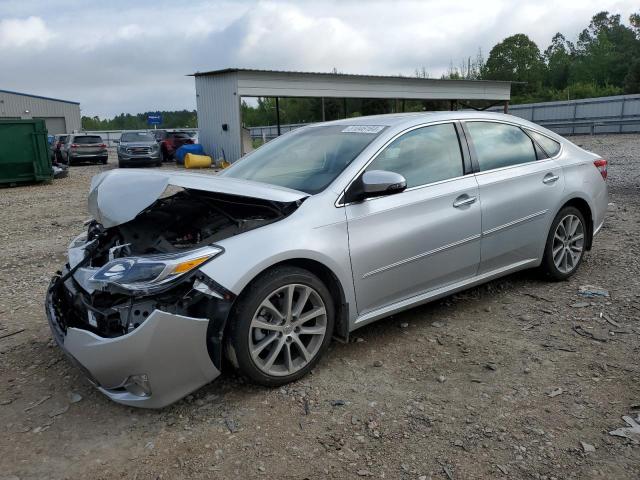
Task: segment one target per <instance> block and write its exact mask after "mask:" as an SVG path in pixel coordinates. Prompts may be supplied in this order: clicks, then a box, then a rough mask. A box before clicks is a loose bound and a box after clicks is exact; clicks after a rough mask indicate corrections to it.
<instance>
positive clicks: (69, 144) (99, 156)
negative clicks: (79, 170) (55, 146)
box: [60, 133, 109, 165]
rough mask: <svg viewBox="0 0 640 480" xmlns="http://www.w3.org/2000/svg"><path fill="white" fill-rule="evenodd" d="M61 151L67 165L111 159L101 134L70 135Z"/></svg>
mask: <svg viewBox="0 0 640 480" xmlns="http://www.w3.org/2000/svg"><path fill="white" fill-rule="evenodd" d="M60 153H61V155H62V158H63V159H64V161H65V162H66V163H67V165H73V164H74V163H78V162H82V161H91V162H100V163H102V164H106V163H107V161H108V159H109V153H108V151H107V145H106V144H105V143H104V142H103V141H102V137H101V136H99V135H86V134H81V133H79V134H74V135H69V136H68V137H67V140H66V142H65V144H64V145H63V146H62V148H61V150H60Z"/></svg>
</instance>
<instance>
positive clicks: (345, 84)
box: [194, 68, 511, 101]
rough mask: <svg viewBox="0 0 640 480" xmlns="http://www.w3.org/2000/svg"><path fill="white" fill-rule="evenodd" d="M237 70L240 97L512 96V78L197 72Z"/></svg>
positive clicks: (261, 71)
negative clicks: (505, 79)
mask: <svg viewBox="0 0 640 480" xmlns="http://www.w3.org/2000/svg"><path fill="white" fill-rule="evenodd" d="M225 73H236V75H237V91H236V94H237V95H238V96H240V97H325V98H389V99H393V98H397V99H416V100H493V101H498V100H509V98H510V95H511V82H504V81H496V80H440V79H431V78H414V77H400V76H381V75H351V74H343V73H314V72H283V71H274V70H255V69H241V68H229V69H224V70H214V71H209V72H197V73H195V74H194V76H201V75H219V74H225Z"/></svg>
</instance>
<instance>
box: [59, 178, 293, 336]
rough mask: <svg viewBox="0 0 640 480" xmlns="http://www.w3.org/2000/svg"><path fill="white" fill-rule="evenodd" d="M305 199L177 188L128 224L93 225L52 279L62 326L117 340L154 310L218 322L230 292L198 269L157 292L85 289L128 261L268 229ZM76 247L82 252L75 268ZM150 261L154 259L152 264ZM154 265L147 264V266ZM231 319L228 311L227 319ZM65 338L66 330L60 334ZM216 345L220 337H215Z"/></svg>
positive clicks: (227, 305)
mask: <svg viewBox="0 0 640 480" xmlns="http://www.w3.org/2000/svg"><path fill="white" fill-rule="evenodd" d="M300 203H301V201H294V202H287V203H285V202H274V201H271V200H264V199H259V198H251V197H243V196H239V195H230V194H223V193H218V192H208V191H202V190H194V189H186V188H185V189H179V191H178V192H177V193H174V194H172V195H170V196H165V197H162V198H158V199H157V200H156V201H155V202H154V203H153V204H151V205H150V206H149V207H147V208H146V209H144V210H143V211H141V212H140V213H139V214H138V215H137V216H136V217H135V218H133V219H132V220H129V221H128V222H125V223H122V224H119V225H115V226H112V227H110V228H105V227H103V226H102V225H101V224H100V223H98V222H97V221H96V220H92V221H91V222H89V224H88V232H87V236H86V239H84V238H81V239H80V242H79V245H78V244H72V245H71V246H70V264H69V265H68V266H67V268H66V269H65V271H63V272H61V273H60V276H59V277H58V280H54V282H52V287H51V289H50V290H51V292H52V293H53V295H54V297H55V298H52V305H53V307H54V308H55V309H57V310H58V311H57V315H56V317H57V318H64V319H66V320H65V322H66V324H63V325H60V328H61V331H66V328H67V327H70V326H71V327H78V328H82V329H86V330H90V331H92V332H94V333H96V334H98V335H100V336H102V337H109V338H113V337H118V336H121V335H125V334H127V333H130V332H132V331H133V330H135V329H136V328H137V327H138V326H139V325H140V324H142V323H143V322H144V320H145V319H146V318H147V317H148V316H149V315H150V314H151V313H152V312H153V311H154V310H156V309H159V310H162V311H165V312H168V313H174V314H179V315H185V316H191V317H200V318H214V317H218V318H220V317H221V315H219V314H216V313H215V312H216V311H217V310H221V309H222V310H226V309H228V308H230V304H231V300H232V297H233V294H231V293H230V292H226V291H225V289H224V288H223V287H221V286H220V285H217V284H216V283H215V282H214V281H212V280H211V279H210V278H208V277H206V276H205V275H203V274H201V273H200V272H198V269H197V268H193V269H192V270H190V271H188V272H187V273H185V274H181V275H180V276H179V278H178V276H176V280H175V281H173V280H172V281H169V282H166V283H164V284H162V286H161V288H160V289H155V290H153V291H151V290H145V289H137V290H135V291H127V290H126V289H123V288H121V287H119V286H118V284H116V283H114V284H111V283H105V284H104V285H102V286H101V287H96V288H88V285H91V284H92V280H91V279H92V277H95V275H96V272H100V271H102V270H104V269H105V268H109V266H110V265H116V266H117V262H118V261H119V260H118V259H121V261H122V262H123V263H124V262H127V261H129V260H130V259H145V258H151V259H156V258H163V257H162V256H163V255H164V256H165V257H171V256H176V255H178V256H180V254H182V253H184V254H185V255H189V254H190V252H194V251H195V252H198V251H200V250H202V249H206V248H211V246H214V245H215V242H217V241H220V240H223V239H225V238H228V237H232V236H234V235H239V234H241V233H244V232H247V231H250V230H253V229H255V228H259V227H261V226H265V225H268V224H270V223H273V222H276V221H278V220H281V219H282V218H284V217H286V216H287V215H289V214H290V213H292V212H293V211H295V209H296V208H297V207H298V206H299V205H300ZM72 250H76V251H78V250H79V251H80V252H81V253H79V254H78V255H79V257H82V258H81V259H80V258H79V257H76V260H77V263H76V264H75V265H74V262H72V261H71V257H72V255H71V252H72ZM149 263H151V262H149ZM145 268H147V269H148V268H149V267H145ZM222 318H226V313H225V314H224V315H223V316H222ZM61 333H62V332H61ZM213 340H214V341H215V339H213Z"/></svg>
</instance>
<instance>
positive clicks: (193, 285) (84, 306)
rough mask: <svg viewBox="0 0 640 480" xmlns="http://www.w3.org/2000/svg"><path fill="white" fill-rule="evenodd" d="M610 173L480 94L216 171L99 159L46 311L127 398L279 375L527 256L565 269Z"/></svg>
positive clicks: (284, 142)
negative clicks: (475, 108) (84, 212)
mask: <svg viewBox="0 0 640 480" xmlns="http://www.w3.org/2000/svg"><path fill="white" fill-rule="evenodd" d="M606 177H607V162H606V160H604V159H602V158H601V157H600V156H598V155H596V154H594V153H590V152H587V151H585V150H583V149H581V148H579V147H577V146H576V145H574V144H573V143H571V142H569V141H567V140H566V139H563V138H562V137H560V136H558V135H556V134H555V133H553V132H550V131H548V130H546V129H544V128H541V127H539V126H538V125H535V124H533V123H530V122H527V121H525V120H522V119H519V118H516V117H512V116H508V115H502V114H493V113H479V112H472V113H465V112H434V113H419V114H396V115H384V116H374V117H361V118H354V119H345V120H341V121H337V122H329V123H321V124H315V125H311V126H307V127H305V128H301V129H298V130H295V131H293V132H290V133H288V134H286V135H283V136H281V137H279V138H277V139H276V140H273V141H271V142H269V143H267V144H265V145H264V146H262V147H261V148H259V149H258V150H256V151H254V152H252V153H251V154H249V155H247V156H245V157H244V158H242V159H241V160H239V161H238V162H236V163H235V164H233V165H232V166H231V167H230V168H229V169H227V170H225V171H224V172H222V173H221V174H220V175H217V176H213V175H204V174H187V173H179V172H166V171H138V170H130V171H110V172H105V173H103V174H101V175H98V176H96V177H94V179H93V181H92V184H91V189H90V193H89V211H90V212H91V214H92V216H93V220H92V221H91V222H90V223H89V224H88V230H87V232H86V233H83V234H82V235H80V236H78V237H77V238H76V239H75V240H73V242H72V243H71V245H70V246H69V254H68V263H67V264H66V265H65V266H64V268H63V269H62V271H61V272H60V273H59V274H58V275H56V276H55V277H54V278H53V279H52V282H51V285H50V288H49V290H48V293H47V313H48V317H49V323H50V326H51V329H52V331H53V335H54V337H55V339H56V341H57V342H58V344H59V345H60V346H61V347H62V348H63V349H64V351H65V352H67V353H68V355H69V356H70V358H71V359H72V360H73V361H74V362H75V363H76V364H78V365H80V366H81V368H82V370H83V371H84V372H85V373H86V375H87V376H88V377H89V378H90V379H91V381H92V382H93V383H94V384H95V385H96V386H97V387H98V388H99V389H100V390H101V391H102V392H103V393H104V394H106V395H107V396H108V397H109V398H111V399H113V400H114V401H116V402H120V403H123V404H127V405H135V406H141V407H162V406H164V405H167V404H169V403H171V402H174V401H176V400H178V399H180V398H181V397H183V396H185V395H187V394H188V393H190V392H192V391H194V390H195V389H197V388H199V387H200V386H202V385H204V384H206V383H208V382H210V381H212V380H213V379H214V378H216V377H217V376H218V375H220V371H221V369H222V368H223V365H224V364H225V362H223V359H224V358H226V359H227V360H228V363H230V364H231V365H233V366H234V367H235V368H236V369H238V370H239V371H240V372H241V373H242V374H243V375H245V376H246V377H248V378H249V379H250V380H251V381H253V382H255V383H258V384H260V385H267V386H275V385H282V384H284V383H287V382H291V381H293V380H296V379H298V378H300V377H301V376H303V375H305V374H306V373H307V372H308V371H309V370H310V369H311V368H313V367H314V365H316V363H317V362H318V359H319V358H320V356H321V355H322V354H323V352H324V351H325V350H326V348H327V345H328V344H329V342H330V340H331V338H337V339H339V340H342V341H346V340H347V339H348V338H349V335H350V334H351V332H353V331H354V330H356V329H357V328H360V327H362V326H363V325H367V324H368V323H370V322H373V321H375V320H379V319H382V318H384V317H387V316H389V315H391V314H394V313H396V312H400V311H402V310H405V309H407V308H411V307H414V306H416V305H420V304H423V303H425V302H429V301H431V300H434V299H437V298H440V297H443V296H445V295H449V294H451V293H453V292H457V291H459V290H463V289H466V288H469V287H471V286H474V285H477V284H480V283H482V282H486V281H488V280H491V279H493V278H496V277H500V276H502V275H506V274H509V273H511V272H515V271H517V270H522V269H526V268H534V267H539V268H540V269H541V270H542V271H543V272H545V274H546V275H547V276H548V277H549V279H550V280H560V279H565V278H567V277H569V276H570V275H572V274H573V273H574V272H575V271H576V269H577V268H578V267H579V265H580V262H581V261H582V258H583V256H584V255H585V253H586V252H587V251H588V250H589V249H590V248H591V246H592V243H593V239H594V236H595V235H596V234H597V233H598V231H599V230H600V228H601V226H602V224H603V221H604V215H605V210H606V206H607V185H606Z"/></svg>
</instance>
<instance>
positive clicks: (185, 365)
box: [46, 277, 220, 408]
mask: <svg viewBox="0 0 640 480" xmlns="http://www.w3.org/2000/svg"><path fill="white" fill-rule="evenodd" d="M56 280H57V277H56V278H54V280H53V281H52V283H51V285H50V287H49V290H48V292H47V300H46V312H47V317H48V319H49V326H50V327H51V331H52V333H53V337H54V338H55V340H56V342H57V343H58V345H59V346H60V348H62V349H63V351H64V352H65V353H66V354H67V355H68V356H69V357H70V358H71V360H72V362H73V363H75V364H76V365H78V366H79V367H80V368H81V370H82V371H83V372H84V373H85V374H86V375H87V377H88V378H89V380H90V381H91V382H92V383H93V384H95V386H96V387H97V388H98V389H99V390H100V391H101V392H102V393H104V394H105V395H106V396H108V397H109V398H110V399H111V400H113V401H115V402H117V403H122V404H124V405H130V406H135V407H145V408H161V407H164V406H166V405H169V404H171V403H173V402H175V401H176V400H179V399H180V398H182V397H184V396H185V395H188V394H189V393H191V392H193V391H194V390H196V389H198V388H200V387H201V386H203V385H205V384H207V383H209V382H211V381H212V380H213V379H215V378H216V377H217V376H219V375H220V371H219V370H218V369H217V368H216V367H215V365H214V364H213V362H212V360H211V357H210V356H209V353H208V350H207V327H208V325H209V320H208V319H207V318H193V317H187V316H182V315H177V314H172V313H167V312H164V311H161V310H154V311H153V312H152V313H150V314H149V316H148V317H147V318H146V320H145V321H144V322H143V323H142V324H141V325H140V326H139V327H137V328H136V329H135V330H133V331H132V332H130V333H128V334H125V335H122V336H120V337H115V338H104V337H101V336H98V335H96V334H95V333H93V332H91V331H89V330H85V329H82V328H75V327H67V326H66V325H67V323H68V322H66V321H65V319H64V318H62V317H63V316H64V312H61V311H60V310H61V309H60V308H59V307H56V306H59V305H60V298H58V297H60V296H61V295H64V294H65V293H66V292H65V289H70V290H71V291H73V289H74V285H73V282H74V281H73V279H71V278H70V279H68V280H66V282H65V284H64V285H60V284H59V283H60V282H56Z"/></svg>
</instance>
